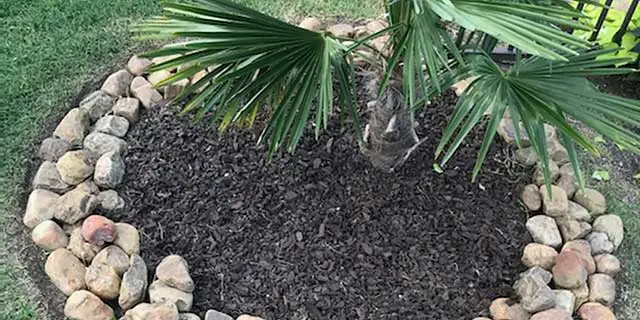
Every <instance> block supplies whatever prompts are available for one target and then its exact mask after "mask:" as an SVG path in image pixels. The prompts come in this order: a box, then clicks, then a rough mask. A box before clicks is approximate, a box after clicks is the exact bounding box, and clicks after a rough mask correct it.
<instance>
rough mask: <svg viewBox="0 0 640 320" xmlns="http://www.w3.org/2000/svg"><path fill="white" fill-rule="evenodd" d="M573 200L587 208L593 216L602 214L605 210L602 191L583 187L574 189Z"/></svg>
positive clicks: (605, 202) (605, 205)
mask: <svg viewBox="0 0 640 320" xmlns="http://www.w3.org/2000/svg"><path fill="white" fill-rule="evenodd" d="M573 201H575V202H577V203H579V204H580V205H582V206H583V207H585V208H586V209H587V210H589V213H591V215H592V216H594V217H596V216H599V215H601V214H604V213H605V212H606V211H607V200H606V199H605V198H604V196H603V195H602V193H600V192H598V191H597V190H594V189H590V188H584V189H583V190H578V191H576V194H575V195H574V196H573Z"/></svg>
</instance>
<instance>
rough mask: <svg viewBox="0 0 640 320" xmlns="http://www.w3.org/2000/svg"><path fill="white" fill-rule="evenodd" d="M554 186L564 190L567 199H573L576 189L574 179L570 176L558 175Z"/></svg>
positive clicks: (576, 185)
mask: <svg viewBox="0 0 640 320" xmlns="http://www.w3.org/2000/svg"><path fill="white" fill-rule="evenodd" d="M556 185H557V186H558V187H559V188H561V189H562V190H564V192H565V193H566V194H567V197H568V198H569V199H572V198H573V195H575V193H576V190H577V189H578V184H577V182H576V177H575V176H570V175H564V174H560V178H558V181H556Z"/></svg>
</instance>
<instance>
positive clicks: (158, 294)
mask: <svg viewBox="0 0 640 320" xmlns="http://www.w3.org/2000/svg"><path fill="white" fill-rule="evenodd" d="M149 300H150V301H151V303H159V302H165V301H167V302H171V303H173V304H175V305H176V307H178V311H189V310H191V306H192V305H193V294H192V293H187V292H183V291H180V290H178V289H176V288H172V287H169V286H167V285H166V284H164V283H163V282H162V281H159V280H157V281H154V282H153V283H151V285H150V286H149Z"/></svg>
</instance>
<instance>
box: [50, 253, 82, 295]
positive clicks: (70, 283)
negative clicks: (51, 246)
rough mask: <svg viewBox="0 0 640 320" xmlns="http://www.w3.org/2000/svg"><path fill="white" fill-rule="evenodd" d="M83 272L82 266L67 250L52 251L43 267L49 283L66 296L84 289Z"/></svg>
mask: <svg viewBox="0 0 640 320" xmlns="http://www.w3.org/2000/svg"><path fill="white" fill-rule="evenodd" d="M85 271H86V268H85V266H84V264H82V262H80V260H78V258H76V257H75V256H74V255H73V254H72V253H71V252H70V251H69V250H67V249H57V250H55V251H53V252H52V253H51V254H50V255H49V257H47V262H46V263H45V265H44V272H45V273H46V274H47V276H49V279H51V282H53V284H54V285H55V286H56V287H57V288H58V289H60V291H62V292H63V293H64V294H65V295H67V296H68V295H71V294H72V293H73V292H74V291H78V290H81V289H84V288H86V284H85V282H84V274H85Z"/></svg>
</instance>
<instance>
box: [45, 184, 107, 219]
mask: <svg viewBox="0 0 640 320" xmlns="http://www.w3.org/2000/svg"><path fill="white" fill-rule="evenodd" d="M97 192H98V189H97V187H96V186H95V185H94V184H93V183H92V182H91V181H86V182H84V183H82V184H79V185H78V186H77V187H75V188H74V189H73V190H71V191H69V192H67V193H65V194H64V195H62V196H61V197H60V198H58V200H57V201H56V203H55V206H53V207H52V208H51V210H53V211H54V217H55V218H56V219H58V220H61V221H63V222H65V223H68V224H75V223H76V222H78V221H80V219H82V218H84V217H86V216H88V215H89V214H90V213H92V212H93V210H94V209H95V208H96V207H97V206H98V198H97V197H96V196H95V194H96V193H97Z"/></svg>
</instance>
